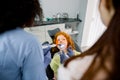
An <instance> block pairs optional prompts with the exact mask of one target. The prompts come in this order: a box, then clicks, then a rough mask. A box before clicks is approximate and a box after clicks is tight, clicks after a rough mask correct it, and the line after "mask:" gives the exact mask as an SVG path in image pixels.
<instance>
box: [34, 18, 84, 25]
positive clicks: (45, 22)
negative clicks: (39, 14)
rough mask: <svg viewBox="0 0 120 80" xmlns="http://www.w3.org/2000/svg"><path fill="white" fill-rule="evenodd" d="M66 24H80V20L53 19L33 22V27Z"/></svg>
mask: <svg viewBox="0 0 120 80" xmlns="http://www.w3.org/2000/svg"><path fill="white" fill-rule="evenodd" d="M67 22H82V20H80V19H76V18H67V19H64V18H59V19H57V18H54V19H50V20H48V21H34V26H42V25H52V24H60V23H67Z"/></svg>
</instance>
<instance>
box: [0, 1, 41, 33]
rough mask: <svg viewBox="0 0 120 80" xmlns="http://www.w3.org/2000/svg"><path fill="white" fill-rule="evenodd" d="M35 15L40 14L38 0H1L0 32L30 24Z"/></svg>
mask: <svg viewBox="0 0 120 80" xmlns="http://www.w3.org/2000/svg"><path fill="white" fill-rule="evenodd" d="M36 15H38V16H40V17H41V16H42V8H41V7H40V4H39V1H38V0H1V1H0V33H3V32H5V31H7V30H11V29H15V28H16V27H25V26H27V27H29V26H32V24H33V20H34V17H35V16H36Z"/></svg>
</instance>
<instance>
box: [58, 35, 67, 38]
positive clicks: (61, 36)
mask: <svg viewBox="0 0 120 80" xmlns="http://www.w3.org/2000/svg"><path fill="white" fill-rule="evenodd" d="M57 38H66V37H65V36H64V35H59V36H57Z"/></svg>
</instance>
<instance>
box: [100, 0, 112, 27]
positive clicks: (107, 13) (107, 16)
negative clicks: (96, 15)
mask: <svg viewBox="0 0 120 80" xmlns="http://www.w3.org/2000/svg"><path fill="white" fill-rule="evenodd" d="M107 1H108V2H107ZM108 7H109V9H108ZM99 11H100V15H101V19H102V22H103V23H104V25H105V26H108V25H109V22H110V20H111V18H112V16H113V14H114V9H113V6H112V3H111V0H100V3H99Z"/></svg>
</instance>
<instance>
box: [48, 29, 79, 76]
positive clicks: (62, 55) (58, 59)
mask: <svg viewBox="0 0 120 80" xmlns="http://www.w3.org/2000/svg"><path fill="white" fill-rule="evenodd" d="M53 43H54V44H56V46H57V48H58V49H59V52H57V53H55V55H54V56H53V59H52V61H51V63H50V66H51V68H52V70H53V71H54V74H55V77H56V75H57V70H58V68H59V65H61V64H63V63H64V62H65V60H66V59H68V58H70V57H71V56H74V55H78V54H80V52H78V51H76V50H75V46H74V42H73V40H72V38H71V36H70V35H68V34H67V33H65V32H62V31H60V32H58V33H56V35H55V37H54V40H53Z"/></svg>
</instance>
